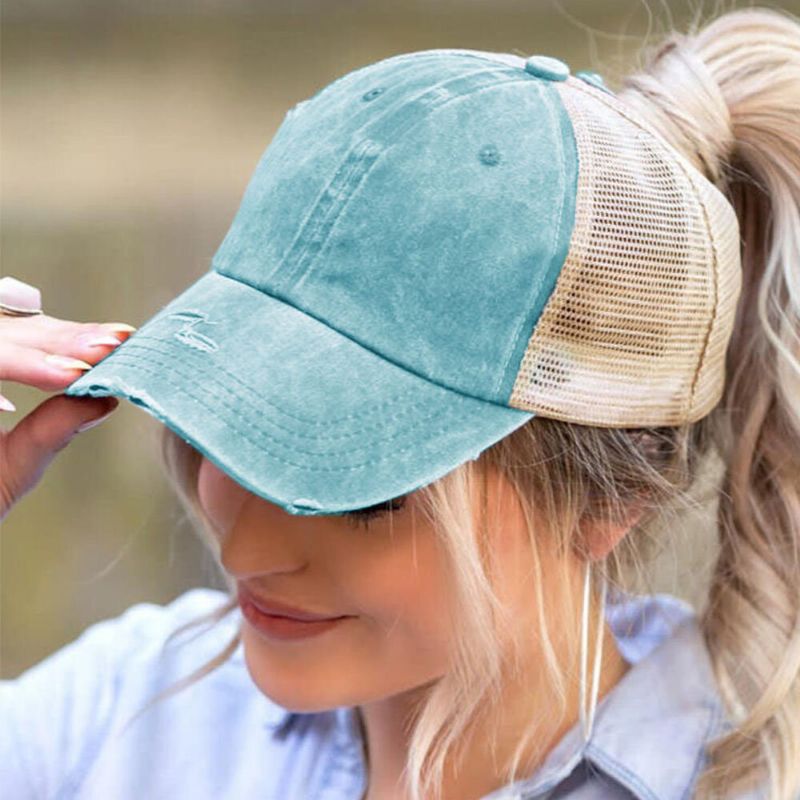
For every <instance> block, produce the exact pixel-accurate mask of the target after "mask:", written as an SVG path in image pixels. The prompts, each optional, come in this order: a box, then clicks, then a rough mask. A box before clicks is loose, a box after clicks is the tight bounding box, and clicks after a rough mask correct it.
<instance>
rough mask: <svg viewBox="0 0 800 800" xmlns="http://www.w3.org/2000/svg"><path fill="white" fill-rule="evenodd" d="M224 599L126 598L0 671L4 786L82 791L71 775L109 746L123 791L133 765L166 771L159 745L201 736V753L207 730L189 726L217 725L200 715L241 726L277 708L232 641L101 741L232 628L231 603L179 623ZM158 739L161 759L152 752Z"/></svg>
mask: <svg viewBox="0 0 800 800" xmlns="http://www.w3.org/2000/svg"><path fill="white" fill-rule="evenodd" d="M227 600H228V596H227V594H226V593H225V592H221V591H218V590H213V589H207V588H195V589H191V590H189V591H186V592H184V593H182V594H181V595H180V596H178V597H177V598H175V599H174V600H172V601H171V602H169V603H166V604H158V603H152V602H142V603H137V604H135V605H133V606H131V607H129V608H128V609H126V610H125V611H124V612H123V613H122V614H120V615H118V616H116V617H113V618H109V619H105V620H101V621H99V622H96V623H94V624H92V625H90V626H89V627H88V628H86V629H85V630H84V631H83V633H82V634H81V635H80V636H79V637H78V638H76V639H75V640H74V641H72V642H70V643H69V644H67V645H66V646H64V647H62V648H61V649H59V650H58V651H56V652H55V653H53V654H51V655H50V656H48V657H47V658H45V659H44V660H43V661H41V662H39V663H38V664H36V665H34V666H33V667H31V668H30V669H28V670H27V671H25V672H24V673H22V674H21V675H20V676H19V677H17V678H15V679H13V680H4V681H0V716H1V717H2V719H3V724H2V726H0V764H2V767H1V768H0V779H1V780H2V783H3V785H4V786H6V787H9V786H10V787H12V789H11V790H10V791H11V794H12V796H14V797H19V798H25V797H38V796H43V797H55V796H62V794H63V796H70V797H78V796H81V795H79V793H78V787H79V786H81V785H83V784H84V782H85V781H87V780H88V779H89V776H90V774H91V773H92V772H93V771H94V770H95V769H96V768H99V765H101V764H102V763H104V758H103V757H104V756H106V755H108V756H109V758H108V760H107V761H106V762H105V763H106V764H107V766H108V767H109V769H110V770H111V772H110V773H105V779H106V780H107V781H109V782H108V784H107V786H106V788H108V789H109V791H110V794H109V795H108V796H116V797H124V796H125V795H124V793H119V792H121V790H120V789H119V788H118V787H119V786H121V785H122V784H121V783H117V782H118V781H122V782H123V783H124V779H126V778H131V780H133V776H134V773H135V772H136V770H139V771H140V773H142V772H143V773H147V772H148V769H149V767H150V766H153V767H156V766H158V769H156V770H155V773H159V774H160V775H161V779H162V780H163V778H164V776H169V775H170V774H173V773H174V767H169V766H168V764H167V763H166V761H167V760H168V755H167V754H168V753H170V752H171V753H172V754H173V755H176V754H177V753H178V752H180V751H181V749H183V751H184V752H187V747H188V751H192V749H194V752H197V750H198V748H199V749H200V750H202V748H203V747H205V748H206V750H205V752H201V753H198V756H199V757H204V756H205V757H210V756H211V755H212V754H213V753H214V742H213V741H211V740H207V741H202V739H203V736H202V735H196V734H197V733H198V732H199V731H200V730H204V731H206V736H209V735H210V736H211V737H212V738H213V737H216V736H218V734H219V731H220V729H219V727H216V728H215V727H214V725H213V724H210V725H209V724H208V723H210V722H211V720H216V721H217V722H218V724H220V725H225V724H242V725H244V726H245V727H247V726H248V724H252V725H258V724H260V723H261V722H262V721H263V719H264V718H266V717H268V715H269V712H270V710H272V711H273V712H274V711H275V710H276V709H278V708H279V707H277V706H276V705H275V704H274V703H272V702H271V701H270V700H269V699H268V698H266V697H265V696H263V695H262V694H261V693H259V692H258V691H257V689H256V687H255V685H254V684H253V683H252V682H251V681H250V680H249V676H248V674H247V671H246V668H245V666H244V663H243V657H242V653H241V649H240V648H239V649H237V650H236V651H235V652H234V654H233V656H232V657H231V658H230V659H229V660H228V661H227V662H226V663H224V664H223V665H222V666H220V667H219V668H218V669H216V670H214V671H213V672H210V673H209V674H208V675H207V676H206V677H205V678H202V679H201V680H199V681H197V682H196V684H194V685H192V686H189V687H188V688H186V689H184V690H181V691H180V692H178V693H177V694H176V696H175V698H167V699H165V700H164V701H163V702H162V703H157V704H156V705H154V706H153V708H152V710H150V711H147V712H145V713H144V714H142V716H141V717H140V720H139V721H137V722H136V723H135V724H134V725H132V726H131V734H130V735H129V737H128V738H127V739H126V738H125V737H120V739H119V746H117V745H112V741H113V740H114V739H115V735H116V734H114V732H115V731H117V730H121V729H122V727H123V726H124V725H125V723H126V722H127V721H128V720H129V719H130V718H131V717H132V716H133V715H134V714H136V713H137V712H138V711H140V710H141V709H142V708H143V707H144V706H145V704H147V703H148V702H149V701H150V700H151V699H153V697H154V696H155V695H156V694H158V693H159V692H162V691H164V690H165V689H168V688H169V687H170V686H174V685H175V684H176V683H177V682H178V681H180V680H181V679H184V678H186V677H187V676H189V675H191V674H192V673H193V672H194V671H195V670H197V669H198V668H200V667H202V666H203V665H204V664H205V663H207V662H208V661H209V660H210V659H212V658H213V657H214V656H216V655H218V654H219V653H220V652H221V651H222V650H223V648H224V647H225V646H226V645H227V644H229V643H230V642H231V641H232V640H233V638H234V637H235V636H236V634H237V633H238V627H239V623H240V619H239V617H238V616H237V614H236V613H235V612H236V611H238V607H237V608H236V609H235V610H234V611H233V612H231V613H230V614H228V615H226V616H225V617H223V618H222V619H220V620H219V621H218V622H216V623H215V624H211V623H209V624H208V625H199V626H196V627H190V628H187V629H186V630H185V632H180V629H181V628H182V627H183V626H184V625H186V624H187V623H190V622H192V621H193V620H196V619H199V618H202V617H207V616H208V615H211V614H213V612H215V611H216V610H218V609H221V608H222V607H223V606H224V605H225V604H226V602H227ZM176 631H177V632H179V633H178V635H176V636H172V635H173V634H174V633H176ZM192 726H195V728H196V729H193V727H192ZM112 734H114V735H112ZM170 741H171V744H169V743H170ZM159 742H161V743H163V745H164V750H163V752H162V753H161V754H160V755H161V757H162V758H163V759H164V762H163V763H162V762H161V761H160V760H159V758H156V757H155V756H154V754H153V747H154V746H156V747H157V746H158V743H159ZM131 744H132V745H133V746H131ZM216 746H217V748H218V747H219V745H218V744H217V745H216ZM137 748H138V749H137ZM115 753H116V754H117V756H120V755H121V754H124V756H123V760H122V761H118V760H116V758H115V756H114V754H115ZM126 758H127V759H128V761H129V764H128V765H127V766H126V765H125V763H124V760H125V759H126ZM155 773H154V774H155ZM139 780H141V777H140V778H139ZM86 796H89V795H86ZM98 796H99V795H98ZM154 796H155V795H154Z"/></svg>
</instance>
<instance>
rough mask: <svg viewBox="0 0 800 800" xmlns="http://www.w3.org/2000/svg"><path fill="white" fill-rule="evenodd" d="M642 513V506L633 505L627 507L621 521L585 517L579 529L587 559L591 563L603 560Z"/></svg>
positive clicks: (641, 504)
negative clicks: (590, 560)
mask: <svg viewBox="0 0 800 800" xmlns="http://www.w3.org/2000/svg"><path fill="white" fill-rule="evenodd" d="M643 513H644V504H643V503H634V504H632V505H631V506H629V508H628V512H627V514H626V515H625V518H624V519H622V520H608V519H603V518H597V517H592V518H588V517H587V518H585V519H584V520H582V521H581V523H580V529H581V533H582V537H583V544H584V547H585V549H586V552H587V553H588V554H589V558H590V559H592V560H593V561H594V560H599V559H603V558H605V557H606V556H607V555H608V554H609V553H610V552H611V551H612V550H613V549H614V548H615V547H616V546H617V544H619V542H620V541H621V540H622V538H623V536H625V534H626V533H628V531H629V530H630V529H631V528H632V527H633V526H634V525H635V524H636V523H637V522H638V521H639V520H640V519H641V517H642V514H643Z"/></svg>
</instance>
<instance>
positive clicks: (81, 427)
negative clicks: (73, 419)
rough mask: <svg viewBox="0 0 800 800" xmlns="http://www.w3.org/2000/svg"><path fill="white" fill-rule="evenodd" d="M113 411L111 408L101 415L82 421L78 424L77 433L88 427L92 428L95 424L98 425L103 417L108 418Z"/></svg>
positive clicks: (86, 429)
mask: <svg viewBox="0 0 800 800" xmlns="http://www.w3.org/2000/svg"><path fill="white" fill-rule="evenodd" d="M113 413H114V409H113V408H112V409H111V411H108V412H107V413H105V414H103V416H102V417H98V418H97V419H90V420H89V421H88V422H84V423H83V425H80V426H78V429H77V433H83V432H84V431H88V430H89V428H94V426H95V425H99V424H100V423H101V422H102V421H103V420H104V419H108V418H109V417H110V416H111V415H112V414H113Z"/></svg>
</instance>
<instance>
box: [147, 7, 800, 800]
mask: <svg viewBox="0 0 800 800" xmlns="http://www.w3.org/2000/svg"><path fill="white" fill-rule="evenodd" d="M617 94H618V96H619V97H620V98H621V99H622V100H623V101H624V102H626V103H628V104H630V106H631V107H634V108H635V110H636V111H637V112H638V113H639V114H640V115H641V116H642V117H645V118H646V119H647V120H649V121H650V122H651V123H652V124H653V125H654V126H655V127H656V128H657V129H658V130H659V131H660V132H661V133H662V135H663V136H664V137H665V138H666V139H667V140H668V141H669V142H670V143H671V144H672V145H673V146H674V147H676V148H677V149H678V150H680V151H681V152H682V153H683V154H684V155H685V156H686V157H687V158H689V159H690V160H691V161H692V162H693V163H694V164H695V165H696V166H697V168H698V169H700V170H701V171H702V172H703V174H704V175H705V176H706V177H707V178H708V179H709V180H710V181H712V182H713V183H714V184H716V186H717V187H718V188H720V190H722V191H723V192H724V193H725V194H726V196H727V197H728V198H729V200H730V202H731V203H732V205H733V206H734V208H735V210H736V213H737V215H738V219H739V222H740V228H741V233H742V263H743V287H742V294H741V298H740V301H739V308H738V312H737V320H736V324H735V329H734V332H733V336H732V341H731V343H730V345H729V348H728V352H727V361H726V387H725V392H724V395H723V397H722V400H721V401H720V403H719V404H718V406H717V407H715V408H714V409H713V411H712V412H711V413H709V414H708V415H707V416H706V417H704V418H703V419H701V420H699V421H698V422H695V423H693V424H685V425H681V426H671V427H650V428H636V429H631V428H628V429H613V428H601V427H591V426H583V425H577V424H573V423H568V422H562V421H557V420H551V419H546V418H541V417H535V418H533V419H531V420H530V421H529V422H528V423H526V424H525V425H523V426H522V427H520V428H518V429H517V430H515V431H514V432H513V433H512V434H511V435H509V436H507V437H506V438H504V439H502V440H501V441H499V442H497V443H496V444H494V445H493V446H492V447H490V448H488V449H487V450H485V451H484V452H483V453H482V454H481V455H480V457H479V458H478V459H476V460H475V461H468V462H466V463H464V464H462V465H461V466H459V467H458V468H457V469H455V470H453V471H452V472H450V473H449V474H447V475H445V476H444V477H443V478H441V479H439V480H437V481H435V482H433V483H431V484H429V485H427V486H424V487H422V488H421V489H419V490H417V492H418V497H419V498H420V505H419V508H420V509H421V510H422V513H423V514H424V515H425V516H426V517H427V518H428V519H429V520H430V521H431V522H432V523H433V526H434V529H435V530H436V533H437V535H438V536H439V537H440V538H441V542H442V544H443V545H444V548H445V551H446V553H447V556H448V558H447V563H448V568H449V570H450V572H451V577H452V585H453V590H454V592H455V594H456V597H457V605H458V607H459V609H460V610H461V611H460V617H459V620H458V625H456V626H455V634H456V639H455V647H454V651H453V655H452V669H451V670H450V671H449V672H448V673H447V674H446V675H445V676H443V677H442V678H441V679H440V680H438V681H436V682H435V683H434V684H433V685H432V686H431V688H430V691H429V693H428V694H427V695H426V696H425V697H424V701H422V702H420V704H419V706H418V707H417V708H416V709H415V711H414V714H413V715H412V717H413V718H412V719H409V720H408V731H409V732H410V746H409V752H408V759H407V764H406V769H405V772H404V778H405V779H406V781H407V785H408V790H409V792H410V793H411V796H412V797H413V798H415V800H419V799H420V798H423V797H424V798H428V797H437V798H438V797H440V796H441V790H440V786H441V779H442V772H443V766H444V762H445V758H446V757H447V756H451V755H452V756H454V757H455V758H456V759H459V758H460V755H461V748H460V747H459V743H460V741H461V742H462V743H463V741H464V740H465V737H464V736H463V734H464V733H465V732H467V731H468V730H469V729H470V725H471V724H472V723H474V722H475V720H476V719H477V718H478V716H479V712H480V711H481V709H486V708H491V707H492V706H493V702H494V701H496V700H497V698H498V697H499V692H500V689H501V686H502V682H503V678H504V676H505V674H506V670H505V667H507V666H509V665H510V666H511V668H512V669H513V670H514V672H515V673H516V674H520V673H521V671H522V670H524V669H525V665H524V663H523V662H522V661H521V659H519V658H518V653H516V651H515V652H513V653H511V654H510V657H509V654H507V653H504V652H503V650H502V648H501V646H500V641H501V640H500V638H499V628H498V625H497V624H496V623H497V622H498V621H499V622H500V623H501V624H505V623H506V622H508V617H507V616H506V615H507V612H508V610H507V609H504V608H503V606H502V604H501V603H500V602H499V601H498V599H497V597H496V595H495V594H494V592H493V585H492V580H491V576H492V574H493V563H494V562H493V551H492V548H491V547H489V546H488V543H489V542H490V538H489V536H488V532H489V531H490V530H492V529H493V527H494V526H496V525H497V524H500V522H501V521H499V520H489V519H487V518H486V504H485V502H484V503H483V505H482V506H481V507H482V508H483V514H482V515H481V518H480V521H479V522H478V523H476V520H475V519H474V516H473V513H472V508H473V505H472V503H473V498H475V497H483V500H484V501H485V499H486V477H487V475H488V472H489V470H490V469H496V470H499V471H500V473H501V474H502V475H503V476H504V477H505V478H506V479H507V480H508V481H509V482H510V483H511V485H512V486H513V487H514V489H515V491H516V492H517V493H518V495H519V499H520V503H521V507H522V509H523V512H524V514H525V517H526V519H527V522H528V528H529V544H530V550H531V565H532V568H531V586H532V589H533V591H534V592H536V593H537V595H538V604H537V605H538V609H539V617H538V623H539V630H538V631H536V632H535V635H538V636H539V637H540V641H541V645H542V649H543V652H544V654H545V662H546V663H545V666H546V669H547V673H548V676H549V679H550V681H551V683H552V687H553V694H554V697H555V698H556V699H557V701H558V702H559V704H560V706H559V707H560V709H561V714H562V720H563V719H564V715H565V713H566V694H565V687H566V685H567V684H566V675H565V674H564V668H563V665H562V664H560V663H559V660H558V659H557V657H556V655H555V649H554V647H553V645H552V636H551V629H550V626H549V624H548V619H547V618H546V616H545V614H544V613H543V609H544V608H545V602H544V598H543V597H542V596H541V592H542V589H541V586H542V581H541V570H540V557H539V549H538V542H541V541H542V540H543V537H545V536H547V537H553V538H552V539H551V540H550V541H551V543H552V544H554V545H555V546H556V548H557V552H566V550H567V548H573V550H574V551H576V552H578V553H579V554H582V555H583V556H584V557H586V551H585V547H584V543H583V542H582V541H581V536H580V522H581V521H582V520H586V519H600V520H614V521H618V520H624V519H626V518H627V513H628V511H629V510H630V509H631V507H632V506H633V505H634V504H637V505H638V507H640V508H641V507H642V504H643V505H644V509H645V511H644V514H643V515H642V516H641V517H640V518H639V519H638V521H637V522H636V523H635V524H634V525H632V526H631V528H630V530H629V532H628V534H627V535H626V536H625V537H623V539H622V541H621V542H620V543H619V544H618V545H617V546H616V547H615V548H614V550H613V551H612V552H611V553H610V555H609V556H608V557H607V558H606V559H605V560H604V562H603V563H601V564H597V562H595V569H594V571H595V573H596V574H595V575H594V577H595V579H596V578H598V576H599V577H602V578H604V579H605V580H607V581H608V583H609V585H610V586H614V587H619V588H622V589H625V588H628V587H629V586H630V585H631V584H632V582H633V581H635V580H636V579H638V577H640V576H641V574H642V572H643V565H644V564H645V562H646V561H647V559H648V557H649V556H651V555H652V553H653V551H654V549H656V548H659V547H660V546H662V545H663V542H662V541H659V538H658V537H657V536H656V529H657V528H658V527H659V524H663V521H664V519H665V518H667V517H669V516H670V515H673V514H677V513H680V512H681V511H682V510H685V509H686V508H692V507H695V506H696V503H697V498H696V497H694V496H693V491H694V490H695V489H696V485H697V483H698V475H699V473H700V471H701V467H702V466H703V465H704V464H705V463H706V462H707V460H708V459H709V458H712V457H716V458H717V459H718V460H719V461H720V463H721V464H722V465H723V470H722V477H721V480H720V483H719V485H718V486H715V487H714V489H715V493H716V496H715V500H716V502H717V503H718V505H717V527H718V540H719V556H718V560H717V562H716V565H715V569H714V573H713V576H712V580H711V584H710V593H709V599H708V603H707V605H706V607H705V609H704V610H703V613H702V614H701V617H700V620H701V625H702V630H703V632H704V635H705V639H706V642H707V645H708V649H709V652H710V655H711V658H712V663H713V665H714V668H715V671H716V674H717V678H718V682H719V686H720V690H721V693H722V696H723V699H724V701H725V703H726V706H727V709H728V712H729V716H730V719H731V721H732V727H731V729H730V730H729V731H727V732H726V733H724V734H723V735H722V736H721V737H720V738H718V739H717V740H715V741H713V742H711V743H709V745H708V748H707V756H708V761H707V764H706V768H705V771H704V772H703V773H702V775H701V776H700V778H699V779H698V781H697V784H696V787H695V794H694V797H695V798H698V799H699V800H703V799H704V798H720V797H723V798H724V797H729V796H730V797H732V796H734V793H735V792H738V791H739V790H740V789H742V788H747V787H749V786H751V785H753V784H758V785H767V786H768V787H769V798H770V800H791V798H793V797H794V793H795V792H797V791H798V790H800V589H798V587H800V321H799V320H800V269H799V266H800V124H798V123H800V118H799V116H800V111H798V110H799V109H800V26H799V25H798V22H797V20H795V19H794V18H792V17H790V16H789V15H788V14H785V13H783V12H779V11H775V10H770V9H763V8H751V9H745V10H738V11H732V12H728V13H725V14H723V15H721V16H719V17H717V18H716V19H715V20H713V21H712V22H710V23H709V24H707V25H706V26H705V27H703V28H702V29H700V30H696V29H695V25H694V24H693V25H692V29H691V30H690V32H689V33H687V34H686V35H683V34H679V33H677V32H672V33H671V34H669V35H668V37H667V38H666V39H665V40H664V41H663V43H662V44H660V45H659V46H658V47H656V48H655V49H654V50H653V51H652V52H650V53H649V54H648V56H647V58H646V59H644V63H642V64H641V65H640V66H639V67H638V69H637V71H636V72H634V73H633V74H631V75H629V76H627V77H626V78H625V79H624V82H623V86H622V88H621V90H620V91H619V92H618V93H617ZM162 435H163V439H162V449H163V457H164V464H165V468H166V473H167V476H168V478H169V479H170V480H171V482H172V484H173V486H174V488H175V490H176V492H177V494H178V496H179V498H180V500H181V502H182V504H183V506H184V507H185V509H186V511H187V513H188V514H189V515H190V516H191V517H192V518H193V520H194V522H195V523H196V526H197V529H198V532H199V533H200V535H201V538H203V540H204V541H205V543H206V544H207V546H208V547H209V548H210V549H211V550H212V551H213V552H214V553H218V543H217V540H216V538H215V536H214V535H213V532H212V529H211V527H210V525H209V523H208V521H207V520H206V519H205V518H204V515H203V512H202V509H201V507H200V504H199V502H198V498H197V475H198V468H199V465H200V460H201V454H200V453H199V452H198V451H197V450H195V449H194V448H193V447H191V446H190V445H189V444H188V443H187V442H185V441H184V440H183V439H182V438H181V437H179V436H177V435H176V434H175V433H174V432H173V431H172V430H170V429H169V428H167V427H164V428H163V430H162ZM534 509H535V512H536V513H535V514H534ZM540 526H541V527H540ZM560 561H561V563H563V565H564V566H563V568H564V569H565V570H566V559H563V560H560ZM226 581H228V579H227V577H226ZM554 583H555V585H557V586H563V587H568V585H569V582H568V581H567V580H563V581H558V580H556V581H555V582H554ZM227 585H228V586H229V590H230V595H231V596H230V599H229V600H228V601H227V602H226V603H225V604H223V605H222V606H221V607H220V608H219V609H217V610H216V611H214V612H213V613H212V614H210V615H206V616H204V617H201V618H199V619H197V620H192V621H191V622H190V623H188V624H187V625H184V626H182V627H181V628H179V629H178V630H176V631H174V632H173V634H172V635H173V636H175V635H177V634H178V633H179V632H180V631H182V630H184V629H186V628H188V627H191V626H194V625H198V624H202V623H209V622H210V623H214V622H216V621H219V620H221V619H222V618H223V617H224V616H226V615H227V614H228V613H229V612H230V611H232V610H233V609H234V608H236V606H237V602H236V598H235V594H234V588H233V585H232V581H228V582H227ZM563 592H564V594H563V597H559V598H557V599H556V600H555V601H554V600H553V598H549V600H548V602H549V603H553V602H557V603H563V604H564V606H565V607H568V608H570V609H571V610H570V614H571V616H570V617H569V618H570V619H574V618H576V617H575V615H574V613H573V611H572V609H573V604H574V602H575V599H574V597H573V596H572V595H571V593H570V592H569V590H568V589H567V588H564V590H563ZM532 635H534V634H533V633H532ZM574 639H575V642H576V643H577V641H578V636H577V634H576V636H575V637H574ZM239 641H240V632H238V631H237V634H236V636H235V637H234V638H233V639H232V640H231V641H230V642H229V644H228V645H227V646H226V647H225V649H224V650H223V651H222V652H221V653H220V654H218V655H217V656H216V657H215V658H214V659H212V660H211V661H209V662H208V663H207V664H204V665H203V666H201V667H200V668H199V669H198V670H197V671H196V672H194V673H192V674H191V675H189V676H188V677H186V678H184V679H183V680H181V681H180V682H178V683H177V684H176V685H174V686H172V687H169V689H168V690H166V691H165V692H162V693H161V694H159V695H158V696H156V698H154V700H153V701H152V702H156V701H158V700H160V699H162V698H163V697H166V696H169V695H170V694H172V693H174V692H176V691H178V690H180V689H181V688H184V687H185V686H188V685H189V684H191V683H193V682H194V681H196V680H198V679H199V678H201V677H203V676H204V675H206V674H208V673H209V672H211V671H212V670H213V669H215V668H216V667H218V666H219V665H221V664H222V663H224V662H225V661H226V660H227V659H228V658H229V657H230V655H231V654H232V653H233V652H234V650H235V649H236V647H237V645H238V643H239ZM574 646H577V644H575V645H574ZM570 663H574V661H572V660H570ZM152 702H151V703H150V705H151V704H152ZM147 707H149V705H148V706H146V707H145V708H147ZM142 710H144V709H142ZM140 713H141V712H140ZM535 723H536V720H531V725H530V726H529V731H528V733H527V734H526V736H525V737H524V738H523V740H522V741H520V743H519V746H518V748H517V750H516V751H515V753H514V755H513V758H512V759H511V763H510V764H509V765H508V767H507V771H506V774H507V781H508V782H509V783H510V782H513V781H514V780H517V779H518V777H519V776H518V770H519V768H520V763H519V762H520V759H521V755H522V753H523V752H528V753H529V754H530V753H531V752H533V753H534V755H535V756H536V757H537V758H538V757H539V756H543V755H544V753H542V752H538V751H536V746H537V743H536V741H535V736H536V732H537V727H536V724H535ZM490 744H491V745H492V747H494V740H492V741H491V742H490Z"/></svg>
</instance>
